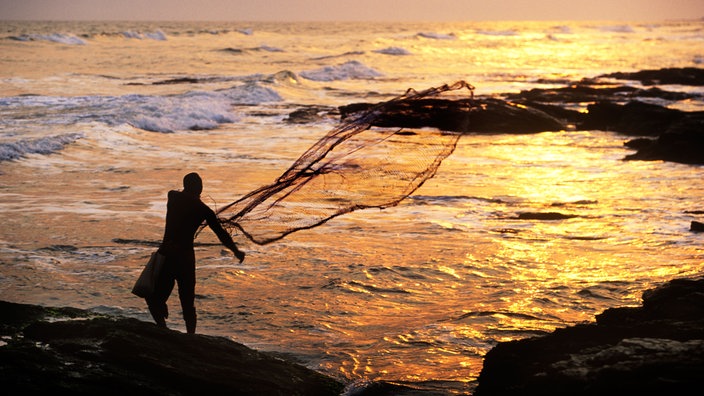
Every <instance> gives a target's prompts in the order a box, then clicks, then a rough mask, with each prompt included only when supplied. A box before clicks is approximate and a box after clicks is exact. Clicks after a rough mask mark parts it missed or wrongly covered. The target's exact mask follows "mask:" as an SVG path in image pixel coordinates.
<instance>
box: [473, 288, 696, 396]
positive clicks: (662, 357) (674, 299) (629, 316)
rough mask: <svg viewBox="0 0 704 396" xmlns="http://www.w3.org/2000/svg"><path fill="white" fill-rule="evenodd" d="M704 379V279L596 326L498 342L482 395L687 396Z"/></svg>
mask: <svg viewBox="0 0 704 396" xmlns="http://www.w3.org/2000/svg"><path fill="white" fill-rule="evenodd" d="M703 379H704V278H700V279H676V280H673V281H671V282H669V283H667V284H665V285H663V286H661V287H658V288H655V289H652V290H648V291H646V292H644V293H643V306H642V307H626V308H611V309H607V310H606V311H604V312H603V313H602V314H600V315H598V316H597V317H596V323H591V324H581V325H577V326H572V327H567V328H564V329H558V330H556V331H554V332H553V333H551V334H549V335H545V336H540V337H535V338H529V339H524V340H519V341H512V342H505V343H499V344H498V345H497V346H495V347H494V348H493V349H492V350H491V351H489V352H488V353H487V355H486V357H485V360H484V367H483V369H482V372H481V374H480V376H479V385H478V387H477V389H476V392H475V395H477V396H486V395H522V396H525V395H624V394H687V393H688V392H691V390H692V389H697V388H699V387H700V386H701V385H702V381H703Z"/></svg>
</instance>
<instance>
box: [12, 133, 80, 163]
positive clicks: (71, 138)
mask: <svg viewBox="0 0 704 396" xmlns="http://www.w3.org/2000/svg"><path fill="white" fill-rule="evenodd" d="M82 137H84V135H83V134H81V133H70V134H67V135H56V136H47V137H43V138H38V139H22V140H18V141H16V142H11V143H0V162H3V161H13V160H16V159H20V158H23V157H26V156H27V155H29V154H44V155H48V154H52V153H55V152H57V151H59V150H61V149H63V148H64V147H65V146H67V145H69V144H71V143H73V142H75V141H76V140H78V139H80V138H82Z"/></svg>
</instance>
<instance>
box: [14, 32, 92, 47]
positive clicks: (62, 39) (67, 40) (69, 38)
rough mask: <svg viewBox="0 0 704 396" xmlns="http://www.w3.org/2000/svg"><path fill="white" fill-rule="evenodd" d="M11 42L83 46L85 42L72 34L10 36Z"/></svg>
mask: <svg viewBox="0 0 704 396" xmlns="http://www.w3.org/2000/svg"><path fill="white" fill-rule="evenodd" d="M11 38H12V39H13V40H17V41H51V42H54V43H60V44H67V45H85V44H86V41H85V40H83V39H82V38H80V37H78V36H75V35H73V34H66V33H52V34H22V35H19V36H12V37H11Z"/></svg>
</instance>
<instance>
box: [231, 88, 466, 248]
mask: <svg viewBox="0 0 704 396" xmlns="http://www.w3.org/2000/svg"><path fill="white" fill-rule="evenodd" d="M463 88H464V89H467V91H468V92H469V95H470V97H471V96H472V93H473V89H474V88H473V87H472V86H471V85H469V84H468V83H466V82H464V81H459V82H456V83H454V84H452V85H444V86H442V87H439V88H430V89H427V90H425V91H420V92H419V91H415V90H413V89H409V90H408V91H407V92H406V93H405V94H404V95H401V96H399V97H397V98H394V99H392V100H389V101H387V102H382V103H379V104H376V105H373V106H370V107H368V108H367V109H365V110H362V111H359V112H356V113H354V114H351V115H348V116H346V117H345V118H344V119H343V121H342V122H341V123H340V124H339V125H338V126H337V127H336V128H334V129H333V130H331V131H330V132H328V133H327V134H326V135H325V136H324V137H322V138H321V139H320V140H318V141H317V142H316V143H315V144H314V145H313V146H311V147H310V148H309V149H308V150H307V151H306V152H305V153H303V155H301V156H300V158H298V159H297V160H296V161H295V162H294V163H293V165H292V166H291V167H290V168H289V169H288V170H286V171H285V172H284V173H283V174H282V175H281V176H280V177H279V178H278V179H276V181H274V182H273V183H272V184H270V185H266V186H263V187H261V188H258V189H256V190H254V191H252V192H250V193H248V194H247V195H245V196H243V197H242V198H240V199H239V200H237V201H235V202H232V203H230V204H228V205H226V206H224V207H222V208H220V209H219V210H217V214H218V216H219V217H220V219H221V221H222V223H223V225H224V226H225V227H227V228H228V229H229V230H230V231H231V232H233V231H235V229H239V230H240V231H241V232H242V233H243V234H244V235H245V236H246V237H247V238H249V239H250V240H252V241H253V242H255V243H257V244H260V245H264V244H267V243H271V242H274V241H277V240H280V239H281V238H283V237H285V236H286V235H288V234H291V233H292V232H295V231H298V230H303V229H310V228H313V227H316V226H318V225H321V224H323V223H325V222H326V221H328V220H330V219H332V218H334V217H336V216H340V215H342V214H345V213H349V212H352V211H355V210H358V209H365V208H386V207H390V206H395V205H397V204H398V203H399V202H401V201H402V200H403V199H404V198H406V197H408V196H409V195H411V194H412V193H413V192H414V191H415V190H417V189H418V188H419V187H420V186H421V185H422V184H423V183H424V182H425V181H426V180H428V179H429V178H431V177H433V175H435V173H436V171H437V169H438V167H439V166H440V164H441V163H442V161H443V160H444V159H445V158H447V156H449V155H450V154H452V152H453V151H454V149H455V147H456V145H457V141H458V140H459V138H460V135H461V133H460V132H456V131H444V130H439V129H432V130H431V129H428V128H421V129H412V130H405V129H399V128H398V127H396V128H388V127H382V128H379V127H375V126H374V125H379V124H383V122H381V119H382V118H383V117H385V116H387V115H388V113H389V112H391V111H393V112H394V113H396V115H397V116H398V112H399V110H398V109H400V108H401V109H404V110H401V112H402V113H403V112H406V113H407V114H405V115H404V114H401V115H402V116H407V117H417V118H421V119H422V118H423V114H419V113H423V112H424V110H423V109H425V111H433V109H431V108H429V107H428V106H420V107H419V106H414V103H413V102H416V103H415V104H418V103H424V102H419V101H421V100H427V99H432V98H439V97H440V96H441V95H442V94H446V93H447V94H449V93H452V92H455V93H458V92H457V91H460V90H462V89H463ZM456 103H457V102H456ZM462 103H464V104H463V106H470V104H469V103H471V101H462ZM392 109H393V110H392ZM467 110H469V108H468V109H467ZM466 122H468V121H466Z"/></svg>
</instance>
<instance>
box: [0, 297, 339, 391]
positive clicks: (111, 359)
mask: <svg viewBox="0 0 704 396" xmlns="http://www.w3.org/2000/svg"><path fill="white" fill-rule="evenodd" d="M0 318H1V319H0V320H1V322H0V336H1V337H2V338H1V339H2V341H1V342H0V383H2V384H3V388H4V389H3V393H4V394H6V395H13V394H17V395H19V394H22V395H26V394H72V395H126V394H127V395H220V394H222V395H224V394H227V395H339V394H340V393H341V392H342V390H343V389H344V386H343V384H341V383H340V382H338V381H336V380H334V379H331V378H328V377H326V376H323V375H322V374H320V373H317V372H315V371H312V370H309V369H307V368H305V367H303V366H301V365H298V364H296V363H291V362H287V361H285V360H283V359H281V358H280V357H277V356H274V355H271V354H266V353H262V352H258V351H255V350H252V349H250V348H248V347H246V346H244V345H241V344H238V343H235V342H233V341H230V340H229V339H227V338H223V337H214V336H206V335H188V334H183V333H180V332H177V331H173V330H167V329H161V328H158V327H156V326H155V325H153V324H151V323H146V322H141V321H139V320H136V319H130V318H122V317H110V316H95V315H91V314H90V313H89V312H86V311H81V310H78V309H73V308H43V307H38V306H32V305H23V304H13V303H8V302H2V301H0Z"/></svg>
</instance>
